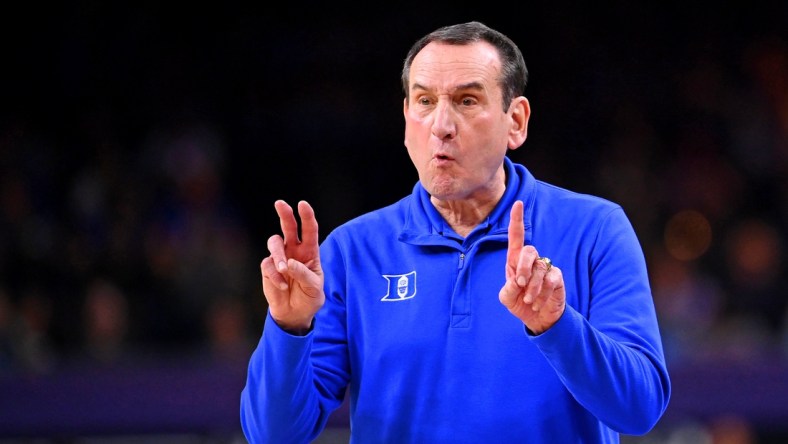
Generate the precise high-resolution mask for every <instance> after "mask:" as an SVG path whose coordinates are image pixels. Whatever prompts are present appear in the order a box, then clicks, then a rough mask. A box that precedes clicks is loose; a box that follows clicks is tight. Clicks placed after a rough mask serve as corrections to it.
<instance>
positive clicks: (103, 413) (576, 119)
mask: <svg viewBox="0 0 788 444" xmlns="http://www.w3.org/2000/svg"><path fill="white" fill-rule="evenodd" d="M787 5H788V3H785V2H777V1H773V2H733V3H726V4H717V3H693V2H667V3H659V4H657V3H656V2H654V3H651V4H635V3H630V2H623V1H622V2H610V3H607V4H605V5H602V6H600V5H591V4H580V3H579V2H578V4H575V3H571V2H558V3H557V4H556V3H552V4H551V5H550V6H546V5H544V4H541V3H539V4H536V3H534V4H531V3H530V2H525V3H521V4H517V6H513V5H505V4H477V5H474V6H473V8H469V7H467V6H464V7H459V6H456V5H455V6H451V7H449V6H447V5H434V4H420V3H413V4H407V3H397V4H393V5H380V4H376V5H369V6H360V5H350V4H348V5H343V4H341V3H331V4H328V5H323V6H320V7H316V6H310V5H306V4H298V5H278V6H277V7H276V8H274V7H273V6H264V5H263V4H262V3H261V4H259V5H255V6H249V5H243V6H242V5H238V4H230V3H222V4H211V3H208V4H205V5H198V4H183V5H178V4H172V3H170V4H168V5H162V4H145V3H142V4H140V3H135V4H133V5H125V4H120V3H111V2H107V3H106V4H105V3H104V2H96V1H83V2H65V3H60V4H54V5H53V4H45V3H27V4H25V5H18V4H15V5H13V6H8V5H6V6H3V7H2V9H0V389H1V390H0V438H4V437H8V438H9V439H25V438H29V437H42V438H47V439H53V440H55V439H59V440H61V441H68V440H76V439H77V438H78V437H80V436H93V435H100V436H104V437H105V439H109V438H108V437H109V436H115V435H128V434H164V433H166V434H169V433H175V434H179V435H182V434H196V435H197V436H200V437H205V436H218V438H216V439H222V440H223V439H225V437H228V436H229V437H232V438H228V439H233V438H235V437H237V430H238V424H237V421H238V420H237V417H238V415H237V408H238V404H237V402H238V394H239V391H240V389H241V388H242V386H243V378H244V372H245V365H246V361H247V360H248V356H249V353H250V352H251V350H252V347H253V346H254V344H255V343H256V341H257V339H258V338H259V334H260V330H261V327H262V320H263V316H264V313H265V304H264V299H263V297H262V294H261V291H260V281H259V269H258V264H259V261H260V260H261V259H262V258H263V257H264V256H265V254H266V249H265V240H266V239H267V237H268V236H269V235H271V234H273V233H275V232H277V231H278V229H279V227H278V222H277V219H276V214H275V212H274V210H273V202H274V200H275V199H279V198H283V199H286V200H288V201H289V202H291V203H295V202H296V201H297V200H299V199H306V200H308V201H310V202H311V203H312V204H313V206H314V207H315V209H316V212H317V215H318V219H319V222H320V228H321V238H322V237H323V236H324V235H325V234H326V233H328V232H329V231H330V230H331V229H332V228H334V227H336V226H337V225H338V224H340V223H342V222H344V221H346V220H348V219H349V218H352V217H354V216H356V215H359V214H361V213H363V212H366V211H370V210H372V209H375V208H377V207H379V206H382V205H385V204H388V203H391V202H393V201H395V200H397V199H399V198H401V197H402V196H404V195H405V194H407V193H409V192H410V190H411V188H412V186H413V184H414V182H415V180H416V174H415V171H414V169H413V168H412V165H411V164H410V161H409V159H408V157H407V153H406V151H405V148H404V146H403V144H402V140H403V128H404V124H403V117H402V97H403V94H402V91H401V85H400V82H399V74H400V70H401V64H402V60H403V58H404V57H405V54H406V52H407V50H408V48H409V47H410V45H411V44H412V42H413V41H415V40H416V39H417V38H418V37H420V36H422V35H423V34H426V33H427V32H429V31H432V30H433V29H435V28H437V27H439V26H442V25H446V24H452V23H456V22H461V21H468V20H480V21H483V22H485V23H486V24H488V25H491V26H493V27H494V28H497V29H499V30H500V31H502V32H504V33H506V34H507V35H509V36H510V37H511V38H512V39H513V40H515V41H516V42H517V43H518V44H519V45H520V47H521V49H522V51H523V53H524V56H525V60H526V64H527V65H528V67H529V71H530V81H529V86H528V88H527V90H526V96H527V97H528V98H529V100H530V102H531V107H532V119H531V122H530V126H529V130H530V131H529V136H528V140H527V141H526V143H525V145H524V146H523V147H521V148H520V149H519V150H517V151H515V152H512V153H511V157H512V158H513V159H514V160H516V161H518V162H522V163H524V164H525V165H526V166H527V167H528V168H529V169H530V170H531V171H532V172H533V173H534V174H535V175H536V176H537V178H539V179H542V180H546V181H548V182H552V183H555V184H557V185H560V186H563V187H567V188H570V189H573V190H576V191H579V192H586V193H592V194H597V195H600V196H603V197H606V198H608V199H611V200H614V201H616V202H618V203H620V204H621V205H622V206H623V207H624V209H625V210H626V211H627V213H628V215H629V216H630V218H631V220H632V222H633V225H634V226H635V229H636V231H637V232H638V234H639V236H640V238H641V241H642V244H643V247H644V251H645V253H646V255H647V259H648V261H649V266H650V271H651V277H652V286H653V289H654V294H655V302H656V303H657V308H658V310H659V316H660V323H661V326H662V328H663V336H664V340H665V347H666V354H667V357H668V362H669V365H670V367H671V370H672V373H673V375H674V379H675V387H674V398H673V400H672V402H671V406H670V408H669V411H668V413H667V414H666V417H665V419H664V420H663V421H662V422H661V423H660V425H659V426H658V428H657V429H655V432H654V433H652V434H651V436H650V438H649V439H651V440H652V441H650V442H667V441H668V440H671V439H672V440H673V441H671V442H677V441H676V440H680V439H682V438H683V439H690V440H689V441H686V442H697V441H692V439H700V438H698V437H713V438H714V439H717V437H718V436H721V435H724V436H728V437H731V436H734V437H735V436H741V437H742V438H741V440H740V441H736V442H778V440H780V439H783V438H784V437H785V436H786V433H788V432H787V430H786V426H785V424H788V401H785V399H786V398H785V397H786V396H788V388H787V387H786V384H787V383H786V379H787V378H786V377H788V370H786V369H787V368H788V367H786V363H785V361H786V359H785V357H786V354H787V353H788V328H787V327H786V317H788V315H787V312H786V299H787V298H786V291H788V290H786V288H788V287H786V285H785V284H786V282H785V275H786V265H785V246H784V243H785V240H786V239H785V236H786V226H788V174H787V173H788V171H786V170H787V168H788V32H787V31H786V28H788V27H787V26H786V24H787V23H788V6H787ZM2 418H5V419H2ZM342 420H343V418H342V417H341V415H340V418H339V419H338V421H337V424H338V425H341V424H342ZM687 436H692V437H694V438H687ZM644 439H645V438H644ZM745 439H750V440H751V441H745ZM633 442H634V441H633ZM644 442H645V441H644ZM681 442H684V441H681ZM715 442H722V441H715Z"/></svg>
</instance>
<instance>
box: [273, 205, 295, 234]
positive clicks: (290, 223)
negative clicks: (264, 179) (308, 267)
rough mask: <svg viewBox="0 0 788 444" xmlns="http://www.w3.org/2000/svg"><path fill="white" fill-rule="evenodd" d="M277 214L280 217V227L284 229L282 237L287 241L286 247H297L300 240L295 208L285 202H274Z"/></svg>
mask: <svg viewBox="0 0 788 444" xmlns="http://www.w3.org/2000/svg"><path fill="white" fill-rule="evenodd" d="M274 208H276V214H277V215H278V216H279V225H280V226H281V227H282V237H284V239H285V245H297V244H298V243H299V240H298V222H296V219H295V215H294V214H293V208H292V207H290V205H288V203H287V202H285V201H283V200H277V201H276V202H274Z"/></svg>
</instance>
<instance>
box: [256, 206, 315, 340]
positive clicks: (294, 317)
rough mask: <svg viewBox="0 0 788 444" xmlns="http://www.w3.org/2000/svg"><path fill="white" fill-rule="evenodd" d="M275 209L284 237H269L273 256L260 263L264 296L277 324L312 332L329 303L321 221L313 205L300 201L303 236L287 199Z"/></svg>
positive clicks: (289, 328) (284, 327)
mask: <svg viewBox="0 0 788 444" xmlns="http://www.w3.org/2000/svg"><path fill="white" fill-rule="evenodd" d="M274 207H275V208H276V213H277V214H278V215H279V223H280V225H281V227H282V235H278V234H275V235H273V236H271V237H270V238H268V252H269V253H270V254H269V256H268V257H266V258H265V259H263V261H262V262H261V263H260V271H261V273H262V277H263V293H264V294H265V298H266V299H267V300H268V309H269V311H270V313H271V317H272V318H273V319H274V320H275V321H276V323H277V324H278V325H279V326H280V327H281V328H283V329H284V330H287V331H290V332H293V333H299V334H302V333H305V332H306V331H308V330H309V328H310V327H311V325H312V319H313V318H314V316H315V313H317V311H318V310H319V309H320V308H321V307H322V306H323V303H324V302H325V293H324V292H323V268H322V267H321V265H320V248H319V245H318V231H317V219H316V218H315V212H314V210H313V209H312V207H311V206H310V205H309V203H307V202H306V201H300V202H298V215H299V217H300V219H301V236H300V237H299V233H298V231H299V230H298V222H297V221H296V218H295V214H294V213H293V208H292V207H290V205H288V204H287V203H286V202H285V201H283V200H277V201H276V202H275V203H274Z"/></svg>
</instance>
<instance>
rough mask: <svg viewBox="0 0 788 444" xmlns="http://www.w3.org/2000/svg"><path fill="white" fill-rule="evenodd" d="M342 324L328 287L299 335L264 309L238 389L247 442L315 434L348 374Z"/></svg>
mask: <svg viewBox="0 0 788 444" xmlns="http://www.w3.org/2000/svg"><path fill="white" fill-rule="evenodd" d="M321 255H322V247H321ZM325 263H328V262H324V264H325ZM324 272H326V275H327V276H328V275H329V274H330V273H328V272H327V270H324ZM344 324H345V323H344V304H343V303H341V300H340V298H338V297H337V295H336V293H333V292H332V293H329V291H327V293H326V304H325V305H324V306H323V307H322V308H321V309H320V311H318V313H317V315H316V316H315V321H314V324H313V329H312V330H311V331H310V332H309V333H307V334H306V335H304V336H294V335H291V334H289V333H288V332H286V331H284V330H282V329H281V328H280V327H279V326H278V325H277V324H276V322H275V321H274V320H273V319H272V318H271V315H270V313H269V314H267V316H266V320H265V325H264V328H263V334H262V337H261V339H260V342H259V344H258V346H257V348H256V349H255V351H254V352H253V353H252V356H251V358H250V360H249V367H248V372H247V379H246V385H245V387H244V388H243V390H242V392H241V428H242V430H243V433H244V436H245V437H246V439H247V440H248V441H249V443H250V444H257V443H294V444H303V443H308V442H311V441H312V440H314V439H315V438H316V437H317V436H318V435H319V434H320V432H321V431H322V430H323V428H324V427H325V426H326V423H327V422H328V419H329V416H330V414H331V412H333V411H334V410H335V409H336V408H337V407H339V406H340V404H341V403H342V400H343V399H344V395H345V391H346V388H347V384H348V380H349V365H348V364H347V360H348V359H347V339H346V329H345V328H344Z"/></svg>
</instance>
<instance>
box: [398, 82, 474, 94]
mask: <svg viewBox="0 0 788 444" xmlns="http://www.w3.org/2000/svg"><path fill="white" fill-rule="evenodd" d="M468 89H472V90H476V91H481V90H483V89H484V87H483V86H482V84H481V82H468V83H461V84H459V85H457V86H456V87H454V88H453V89H452V92H455V91H463V90H468ZM415 90H423V91H429V88H427V87H426V86H424V85H421V84H420V83H414V84H413V87H411V91H415Z"/></svg>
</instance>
